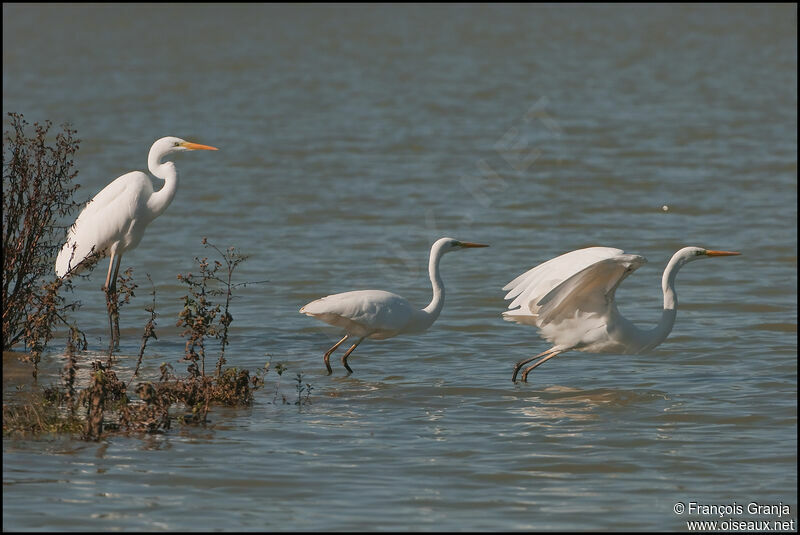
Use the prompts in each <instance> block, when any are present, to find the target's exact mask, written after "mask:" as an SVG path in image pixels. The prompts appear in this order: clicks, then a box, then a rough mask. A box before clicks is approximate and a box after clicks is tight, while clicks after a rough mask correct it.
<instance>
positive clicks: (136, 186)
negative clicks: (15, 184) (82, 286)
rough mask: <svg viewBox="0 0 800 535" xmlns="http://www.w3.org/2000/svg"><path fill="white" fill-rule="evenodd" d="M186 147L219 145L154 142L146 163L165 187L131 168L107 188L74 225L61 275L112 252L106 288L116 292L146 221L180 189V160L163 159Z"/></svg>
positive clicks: (61, 262)
mask: <svg viewBox="0 0 800 535" xmlns="http://www.w3.org/2000/svg"><path fill="white" fill-rule="evenodd" d="M186 150H218V149H217V148H215V147H209V146H207V145H198V144H197V143H189V142H188V141H184V140H183V139H180V138H177V137H163V138H161V139H159V140H158V141H156V142H155V143H153V146H152V147H151V148H150V153H149V154H148V156H147V167H148V169H149V170H150V172H151V173H152V174H153V175H154V176H155V177H157V178H160V179H161V180H163V181H164V187H162V188H161V189H160V190H158V191H154V190H153V184H152V183H151V182H150V177H149V176H147V175H146V174H145V173H142V172H141V171H132V172H130V173H127V174H124V175H122V176H121V177H119V178H117V179H116V180H114V181H113V182H112V183H111V184H109V185H108V186H106V187H105V188H103V190H102V191H100V193H98V194H97V195H95V196H94V197H93V198H92V199H91V200H90V201H89V202H88V203H87V205H86V207H85V208H84V209H83V211H82V212H81V213H80V215H79V216H78V219H76V220H75V223H74V224H73V225H72V227H70V229H69V232H68V233H67V241H66V243H65V244H64V246H63V247H62V248H61V252H60V253H59V254H58V258H57V259H56V266H55V267H56V275H58V276H59V277H65V276H67V275H72V274H74V273H77V272H79V271H81V269H82V268H83V267H84V266H83V262H84V261H85V260H86V259H87V258H88V257H89V256H90V255H92V254H93V253H96V254H98V255H99V256H100V257H101V258H102V257H104V256H110V257H111V258H110V260H109V262H108V274H107V275H106V282H105V285H104V286H103V288H104V289H106V291H110V292H111V293H113V292H114V291H115V289H116V280H117V274H118V273H119V266H120V261H121V260H122V254H123V253H125V252H126V251H130V250H131V249H133V248H135V247H136V246H137V245H139V242H140V241H141V240H142V236H143V235H144V230H145V228H146V227H147V225H148V224H150V222H151V221H153V220H154V219H155V218H157V217H158V216H160V215H161V214H162V213H163V212H164V210H166V209H167V207H168V206H169V205H170V203H171V202H172V199H173V198H174V197H175V192H176V191H177V189H178V172H177V170H176V169H175V164H174V163H172V162H163V163H162V162H161V159H162V158H163V157H165V156H166V155H168V154H172V153H173V152H181V151H186ZM112 272H113V274H114V276H113V277H112V276H111V274H112Z"/></svg>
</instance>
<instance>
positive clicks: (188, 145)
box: [181, 141, 219, 150]
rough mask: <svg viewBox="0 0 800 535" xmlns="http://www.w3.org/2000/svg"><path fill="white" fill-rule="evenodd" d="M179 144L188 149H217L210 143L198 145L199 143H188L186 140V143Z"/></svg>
mask: <svg viewBox="0 0 800 535" xmlns="http://www.w3.org/2000/svg"><path fill="white" fill-rule="evenodd" d="M181 146H182V147H183V148H184V149H189V150H219V149H218V148H217V147H212V146H210V145H200V144H199V143H189V142H188V141H187V142H186V143H181Z"/></svg>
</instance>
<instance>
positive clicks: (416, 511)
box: [3, 4, 797, 531]
mask: <svg viewBox="0 0 800 535" xmlns="http://www.w3.org/2000/svg"><path fill="white" fill-rule="evenodd" d="M796 42H797V11H796V6H792V5H789V6H761V5H757V6H755V5H754V6H748V5H738V6H727V5H710V6H693V7H686V6H670V5H658V6H584V5H566V6H540V5H524V6H520V5H513V6H503V5H501V6H472V5H471V6H460V5H445V6H433V7H429V6H414V5H400V6H383V5H374V6H291V7H290V6H273V5H219V6H215V5H191V6H189V5H179V6H161V5H147V6H142V5H124V6H100V5H88V6H74V5H46V6H44V5H42V6H36V5H16V4H14V5H10V4H4V5H3V113H4V116H5V115H6V114H7V113H8V112H12V111H13V112H21V113H24V114H25V117H26V119H28V120H29V121H43V120H45V119H49V120H51V121H53V123H54V124H55V125H59V124H61V123H63V122H70V123H71V124H72V126H73V127H74V128H76V129H77V131H78V136H79V137H80V138H81V139H82V140H83V141H82V143H81V149H80V152H79V154H78V156H77V158H76V168H77V169H78V170H79V171H80V174H79V178H78V181H79V182H80V183H81V184H82V187H81V189H80V190H79V196H81V199H88V198H89V197H90V196H92V195H93V194H95V193H96V192H98V191H99V190H100V189H102V187H103V186H104V185H105V184H107V183H108V182H110V181H111V180H112V179H113V178H115V177H117V176H119V175H121V174H123V173H125V172H128V171H130V170H134V169H141V170H144V169H145V167H146V156H147V150H148V149H149V147H150V145H151V144H152V142H153V141H154V140H155V139H157V138H160V137H162V136H165V135H175V136H180V137H182V138H185V139H189V140H191V141H195V142H198V143H204V144H209V145H213V146H216V147H219V148H220V151H219V152H214V153H202V154H201V153H189V154H183V155H179V156H178V157H176V158H175V163H176V165H177V166H178V169H179V170H180V180H181V185H180V189H179V191H178V194H177V196H176V198H175V200H174V202H173V203H172V205H171V206H170V207H169V209H168V210H167V211H166V212H165V213H164V214H163V215H162V216H161V217H159V218H158V219H157V220H156V221H155V222H153V223H152V224H151V225H150V227H149V228H148V231H147V233H146V235H145V237H144V239H143V241H142V243H141V245H140V246H139V247H138V248H137V249H136V250H135V251H132V252H130V253H128V254H127V255H126V256H125V257H124V258H123V266H124V267H127V266H132V267H133V268H134V276H135V277H136V281H137V282H138V283H139V284H140V288H139V289H138V290H137V293H136V298H135V299H134V301H133V302H132V303H131V304H129V305H127V306H126V307H125V308H123V311H122V318H121V327H122V338H123V340H122V344H121V354H122V355H123V357H122V358H121V359H120V362H119V363H118V371H119V373H120V375H121V376H122V377H123V378H125V379H127V378H128V377H130V374H131V373H132V370H133V367H134V366H135V355H136V354H137V353H138V350H139V343H140V339H141V333H142V329H143V326H144V323H145V321H146V320H147V318H148V317H149V314H148V313H147V312H145V311H144V307H145V306H146V305H148V304H149V302H150V296H149V294H148V292H149V291H150V287H149V283H148V282H147V280H146V278H145V273H149V274H150V276H151V277H152V279H153V281H154V283H155V287H156V299H157V311H158V312H159V319H158V326H157V332H158V340H151V341H150V342H149V344H148V351H147V353H146V355H145V364H144V373H145V374H146V376H147V377H150V378H151V379H154V378H156V377H157V374H158V366H159V365H160V364H161V363H162V362H169V363H171V364H172V365H173V366H174V367H175V369H176V370H177V371H181V370H183V369H184V365H183V364H182V363H181V362H180V358H181V356H182V355H183V347H184V342H185V340H184V339H183V338H181V337H180V329H179V328H177V327H175V326H174V324H175V321H176V319H177V313H178V311H179V310H180V306H181V304H180V297H181V296H182V295H184V294H185V290H184V288H183V287H182V286H181V285H180V283H179V282H178V281H177V279H176V275H177V274H178V273H187V272H189V271H191V270H193V269H194V270H196V267H194V264H193V258H194V257H195V256H206V255H209V253H210V251H209V250H208V249H204V248H203V246H202V244H201V238H202V237H204V236H205V237H208V239H209V240H210V241H212V242H213V243H215V244H216V245H218V246H220V247H228V246H235V247H237V249H239V250H241V251H242V252H243V253H246V254H249V255H250V256H249V259H248V260H247V261H246V262H244V263H243V264H242V265H241V266H240V267H239V269H238V270H237V272H236V279H237V280H238V281H263V280H269V282H268V283H263V284H252V285H248V286H247V287H244V288H240V289H239V290H238V291H237V295H238V297H237V298H236V299H235V300H234V302H233V304H232V313H233V316H234V323H233V327H232V332H231V345H230V346H229V348H228V350H227V356H228V361H229V364H231V365H236V366H242V367H246V368H249V369H251V370H255V369H257V368H259V367H261V366H263V365H264V363H265V362H266V361H268V360H271V361H272V371H270V374H269V375H268V376H267V385H266V387H265V388H264V389H262V390H260V391H258V392H257V393H256V398H255V403H254V404H253V406H252V407H250V408H246V409H222V408H214V409H213V410H212V413H211V420H212V422H211V424H210V425H208V426H207V427H201V428H198V427H181V426H180V425H178V424H176V426H175V427H174V428H173V429H171V430H170V431H168V432H167V433H164V434H159V435H143V436H138V435H132V436H115V435H109V436H107V437H106V438H105V439H104V440H102V441H100V442H99V443H91V442H88V443H87V442H82V441H80V440H72V439H68V438H55V437H45V438H41V439H36V440H22V439H19V438H15V437H4V440H3V483H4V490H3V525H4V529H11V530H75V531H80V530H128V531H130V530H193V531H199V530H207V529H214V530H391V529H396V530H426V531H434V530H573V529H580V530H591V529H604V530H634V529H642V530H684V529H686V524H685V521H686V520H687V519H700V520H723V519H721V518H715V517H712V516H702V515H691V516H690V515H688V514H682V515H680V514H676V513H675V512H674V511H673V507H674V505H675V504H676V503H677V502H682V503H686V504H688V503H689V502H697V503H700V504H731V503H733V502H734V501H735V502H736V503H738V504H747V503H750V502H757V503H759V504H778V503H783V504H789V505H790V507H791V518H792V519H796V517H797V513H796V510H797V439H796V437H797V364H796V360H797V298H796V295H797V45H796ZM54 130H58V127H57V126H54ZM665 208H666V209H665ZM441 236H451V237H454V238H457V239H462V240H468V241H475V242H482V243H489V244H491V248H489V249H475V250H468V251H463V252H458V253H453V254H452V255H448V256H446V257H445V258H444V260H443V262H442V276H443V279H444V282H445V286H446V288H447V298H446V304H445V307H444V310H443V312H442V315H441V316H440V317H439V319H438V320H437V322H436V323H435V324H434V325H433V327H432V328H431V329H430V330H429V331H428V332H427V333H425V334H424V335H421V336H406V337H403V336H399V337H397V338H394V339H391V340H387V341H366V342H364V343H363V344H362V345H361V346H360V347H359V348H358V349H357V350H356V352H355V353H354V354H353V356H352V357H351V358H350V364H351V366H352V367H353V369H354V371H355V373H354V374H353V375H351V376H349V377H346V376H345V375H344V373H343V371H344V370H343V369H342V368H341V365H340V362H339V359H338V358H337V357H336V355H334V357H333V358H332V363H333V364H334V374H333V375H332V376H330V377H328V376H326V375H325V368H324V365H323V362H322V354H323V353H324V351H325V350H326V349H327V348H328V347H330V346H331V345H333V343H334V342H335V341H336V340H338V338H339V337H340V334H339V332H338V331H336V330H335V329H333V328H330V327H328V326H326V325H324V324H322V323H320V322H318V321H315V320H314V319H312V318H308V317H306V316H303V315H300V314H299V313H298V310H299V308H300V307H301V306H302V305H303V304H305V303H307V302H309V301H311V300H313V299H316V298H319V297H322V296H324V295H328V294H332V293H336V292H343V291H348V290H355V289H367V288H376V289H384V290H388V291H392V292H395V293H398V294H400V295H403V296H404V297H406V298H408V299H409V300H410V301H412V302H413V303H416V304H418V306H420V307H423V306H425V305H426V304H427V303H428V301H429V300H430V292H431V290H430V284H429V282H428V280H427V273H426V266H427V254H428V250H429V247H430V245H431V243H433V241H435V240H436V239H437V238H439V237H441ZM591 245H604V246H611V247H619V248H621V249H624V250H625V251H626V252H630V253H635V254H641V255H643V256H645V257H647V259H648V260H649V263H648V264H647V265H645V266H644V267H642V268H640V269H639V270H638V271H637V272H636V273H635V274H633V275H632V276H631V277H630V278H628V279H626V280H625V282H624V283H623V284H622V286H621V287H620V289H619V290H618V291H617V300H618V303H619V307H620V310H621V311H622V313H623V314H624V315H626V316H627V317H629V318H631V319H632V320H634V321H636V322H637V323H640V324H642V325H648V324H650V325H653V324H655V322H656V321H657V319H658V317H659V314H660V310H659V307H660V304H661V295H660V287H659V282H660V278H661V272H662V270H663V268H664V267H665V265H666V262H667V260H668V259H669V257H670V256H671V255H672V254H673V253H674V252H675V251H676V250H677V249H679V248H681V247H684V246H686V245H697V246H702V247H708V248H712V249H725V250H736V251H741V252H742V256H740V257H735V258H723V259H714V260H707V261H703V262H697V263H693V264H691V265H690V266H687V267H685V268H684V269H683V270H682V271H681V273H680V274H679V276H678V296H679V302H680V305H679V312H678V318H677V322H676V325H675V328H674V330H673V332H672V334H671V335H670V337H669V338H668V339H667V341H666V342H665V343H664V344H662V345H661V346H660V347H659V348H657V350H655V351H654V352H652V353H650V354H646V355H637V356H626V355H590V354H584V353H577V352H573V353H567V354H564V355H561V356H559V357H557V358H556V359H553V360H551V361H549V362H548V363H547V364H546V365H544V366H542V367H541V368H538V369H537V370H536V371H535V372H533V373H532V374H531V377H530V380H529V383H528V384H517V385H515V384H512V382H511V381H510V378H511V371H512V366H513V363H514V362H516V361H517V360H519V359H521V358H523V357H525V356H531V355H533V354H536V353H539V352H541V351H544V350H545V349H547V348H548V347H549V346H548V344H547V342H545V341H544V340H542V339H540V338H539V337H538V336H537V334H536V331H535V330H534V329H533V328H530V327H525V326H521V325H514V324H510V323H507V322H504V321H503V320H502V319H501V317H500V313H501V312H502V311H503V310H504V308H505V304H506V303H505V302H504V301H503V294H504V292H502V291H501V288H502V286H503V285H504V284H506V283H507V282H508V281H510V280H512V279H513V278H514V277H516V276H517V275H519V274H520V273H522V272H523V271H525V270H527V269H529V268H531V267H533V266H534V265H536V264H538V263H540V262H543V261H545V260H548V259H549V258H552V257H554V256H556V255H559V254H561V253H564V252H566V251H570V250H573V249H578V248H581V247H586V246H591ZM105 270H106V263H105V262H103V263H101V265H100V266H99V267H98V271H97V273H95V274H93V276H92V277H91V278H90V279H89V280H81V281H79V282H77V283H76V290H75V294H74V297H75V298H76V299H79V300H80V301H81V303H82V307H81V309H80V310H79V311H78V312H77V313H76V315H75V318H76V321H78V323H79V325H80V326H81V327H82V328H83V329H84V330H85V331H86V333H87V339H88V341H89V346H90V347H89V350H90V355H87V356H86V359H87V360H88V359H89V358H90V356H91V355H96V354H98V353H102V351H103V349H104V348H105V347H106V345H107V322H106V319H105V307H104V302H103V298H102V294H101V292H100V291H99V287H100V285H101V284H102V283H103V279H104V277H105ZM59 340H63V336H61V337H60V338H58V339H57V341H56V342H55V343H54V344H53V347H52V348H51V349H52V352H51V353H49V354H47V355H46V356H45V358H44V362H43V368H44V370H45V372H44V373H45V376H48V375H47V374H48V373H49V374H50V375H49V376H54V375H57V372H58V370H59V369H60V367H61V366H62V360H61V355H62V353H63V347H61V346H60V343H59ZM5 360H6V359H4V361H5ZM278 362H281V363H283V364H285V365H286V366H287V371H286V372H284V375H283V376H281V377H280V382H277V379H278V377H277V374H276V373H275V365H276V364H277V363H278ZM85 366H87V367H88V364H85ZM82 369H83V370H84V372H83V373H85V368H82ZM297 373H302V374H303V381H304V382H307V383H308V384H310V385H311V386H312V387H313V390H312V392H311V395H310V397H309V401H310V403H308V404H304V405H302V406H298V405H295V404H294V403H295V401H296V400H297V393H296V390H295V383H296V381H295V377H296V374H297ZM3 384H4V401H7V400H8V399H11V398H12V397H13V393H14V386H13V383H12V382H11V381H8V382H7V381H6V380H5V379H4V383H3ZM284 398H286V402H285V403H284V402H283V399H284ZM732 518H735V519H740V520H752V519H755V518H764V519H768V520H770V521H772V520H777V518H775V517H774V516H768V517H760V516H754V515H750V514H748V513H746V512H745V513H744V514H742V515H734V516H732ZM786 519H787V517H783V519H782V520H786ZM795 525H796V524H795Z"/></svg>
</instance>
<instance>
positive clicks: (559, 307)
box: [529, 254, 646, 327]
mask: <svg viewBox="0 0 800 535" xmlns="http://www.w3.org/2000/svg"><path fill="white" fill-rule="evenodd" d="M645 262H646V260H645V258H644V257H642V256H639V255H632V254H618V255H616V256H613V257H611V258H605V259H603V260H598V261H597V262H595V263H594V264H591V265H589V266H588V267H585V268H584V269H582V270H581V271H579V272H577V273H575V274H574V275H572V276H571V277H569V278H568V279H566V280H565V281H563V282H562V283H561V284H559V285H558V286H556V287H555V288H553V289H552V290H550V291H549V292H548V293H547V294H546V295H545V296H544V297H542V298H541V299H539V301H538V302H536V303H531V304H530V305H529V306H530V308H531V309H533V308H534V307H536V309H537V310H536V314H537V316H538V320H537V324H538V325H539V326H540V327H542V326H545V325H547V324H548V323H550V322H557V323H558V322H560V321H562V320H565V319H571V318H575V317H576V316H577V315H580V316H584V317H585V316H588V315H595V316H597V317H600V318H605V317H606V316H607V315H608V313H609V312H610V310H611V309H612V307H613V306H614V292H615V291H616V289H617V287H618V286H619V284H620V283H621V282H622V281H623V280H624V279H625V277H627V276H628V275H630V274H631V273H633V272H634V271H635V270H636V269H637V268H639V267H640V266H641V265H643V264H644V263H645Z"/></svg>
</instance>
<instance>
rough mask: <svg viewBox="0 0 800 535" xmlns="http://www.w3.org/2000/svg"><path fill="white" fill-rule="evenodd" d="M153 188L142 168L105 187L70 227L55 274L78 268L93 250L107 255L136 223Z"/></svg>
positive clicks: (59, 255)
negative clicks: (139, 211) (140, 209)
mask: <svg viewBox="0 0 800 535" xmlns="http://www.w3.org/2000/svg"><path fill="white" fill-rule="evenodd" d="M152 191H153V185H152V183H151V182H150V179H149V178H148V177H147V175H146V174H144V173H142V172H140V171H134V172H131V173H127V174H124V175H122V176H121V177H119V178H117V179H116V180H114V181H113V182H112V183H111V184H109V185H108V186H106V187H105V188H103V189H102V191H100V193H98V194H97V195H95V196H94V197H93V198H92V199H91V200H90V201H89V202H88V203H87V204H86V207H85V208H84V209H83V211H82V212H81V213H80V215H79V216H78V219H76V220H75V223H74V224H73V225H72V227H70V229H69V232H68V234H67V241H66V243H65V244H64V246H63V247H62V248H61V252H59V254H58V258H57V259H56V274H57V275H58V276H59V277H63V276H64V275H66V274H67V272H68V271H72V272H77V271H79V270H80V264H81V262H83V261H84V260H85V259H86V257H88V256H89V255H90V254H91V253H92V252H93V251H94V252H97V253H100V254H103V255H105V254H107V249H108V247H110V246H111V245H112V244H113V243H115V242H117V241H119V240H120V239H122V238H123V237H124V236H125V235H126V233H127V232H128V230H129V228H130V226H131V225H132V223H134V222H136V213H137V210H136V209H137V207H138V206H139V204H140V203H141V202H146V200H147V197H148V193H152ZM76 267H77V269H76Z"/></svg>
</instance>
